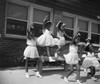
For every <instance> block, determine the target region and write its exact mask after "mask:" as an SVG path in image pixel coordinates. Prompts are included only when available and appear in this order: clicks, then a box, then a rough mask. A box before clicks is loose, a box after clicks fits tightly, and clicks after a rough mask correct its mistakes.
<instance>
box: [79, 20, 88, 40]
mask: <svg viewBox="0 0 100 84" xmlns="http://www.w3.org/2000/svg"><path fill="white" fill-rule="evenodd" d="M78 27H79V31H80V33H81V39H80V41H81V42H85V39H86V38H87V37H88V21H85V20H81V19H78Z"/></svg>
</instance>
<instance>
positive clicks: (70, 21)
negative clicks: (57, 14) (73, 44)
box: [62, 15, 74, 40]
mask: <svg viewBox="0 0 100 84" xmlns="http://www.w3.org/2000/svg"><path fill="white" fill-rule="evenodd" d="M62 21H63V22H64V23H65V24H66V30H65V32H66V34H67V35H69V36H71V37H73V29H74V18H72V17H69V16H64V15H63V17H62ZM65 39H66V40H70V39H69V38H68V37H66V36H65Z"/></svg>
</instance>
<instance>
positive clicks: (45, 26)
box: [44, 20, 52, 30]
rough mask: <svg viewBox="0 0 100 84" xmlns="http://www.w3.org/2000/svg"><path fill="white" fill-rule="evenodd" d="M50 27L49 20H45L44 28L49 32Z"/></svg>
mask: <svg viewBox="0 0 100 84" xmlns="http://www.w3.org/2000/svg"><path fill="white" fill-rule="evenodd" d="M51 25H52V22H51V21H49V20H46V21H45V23H44V28H46V29H48V30H49V29H50V28H51Z"/></svg>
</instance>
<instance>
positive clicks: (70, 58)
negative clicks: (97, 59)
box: [64, 45, 79, 64]
mask: <svg viewBox="0 0 100 84" xmlns="http://www.w3.org/2000/svg"><path fill="white" fill-rule="evenodd" d="M77 51H78V47H77V46H75V45H70V46H69V53H68V54H64V57H65V61H66V63H67V64H77V63H78V61H79V57H78V53H77Z"/></svg>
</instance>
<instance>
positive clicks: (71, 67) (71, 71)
mask: <svg viewBox="0 0 100 84" xmlns="http://www.w3.org/2000/svg"><path fill="white" fill-rule="evenodd" d="M73 72H74V66H73V65H70V71H69V72H68V73H67V74H66V77H67V78H68V77H69V76H70V75H71V74H72V73H73Z"/></svg>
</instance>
